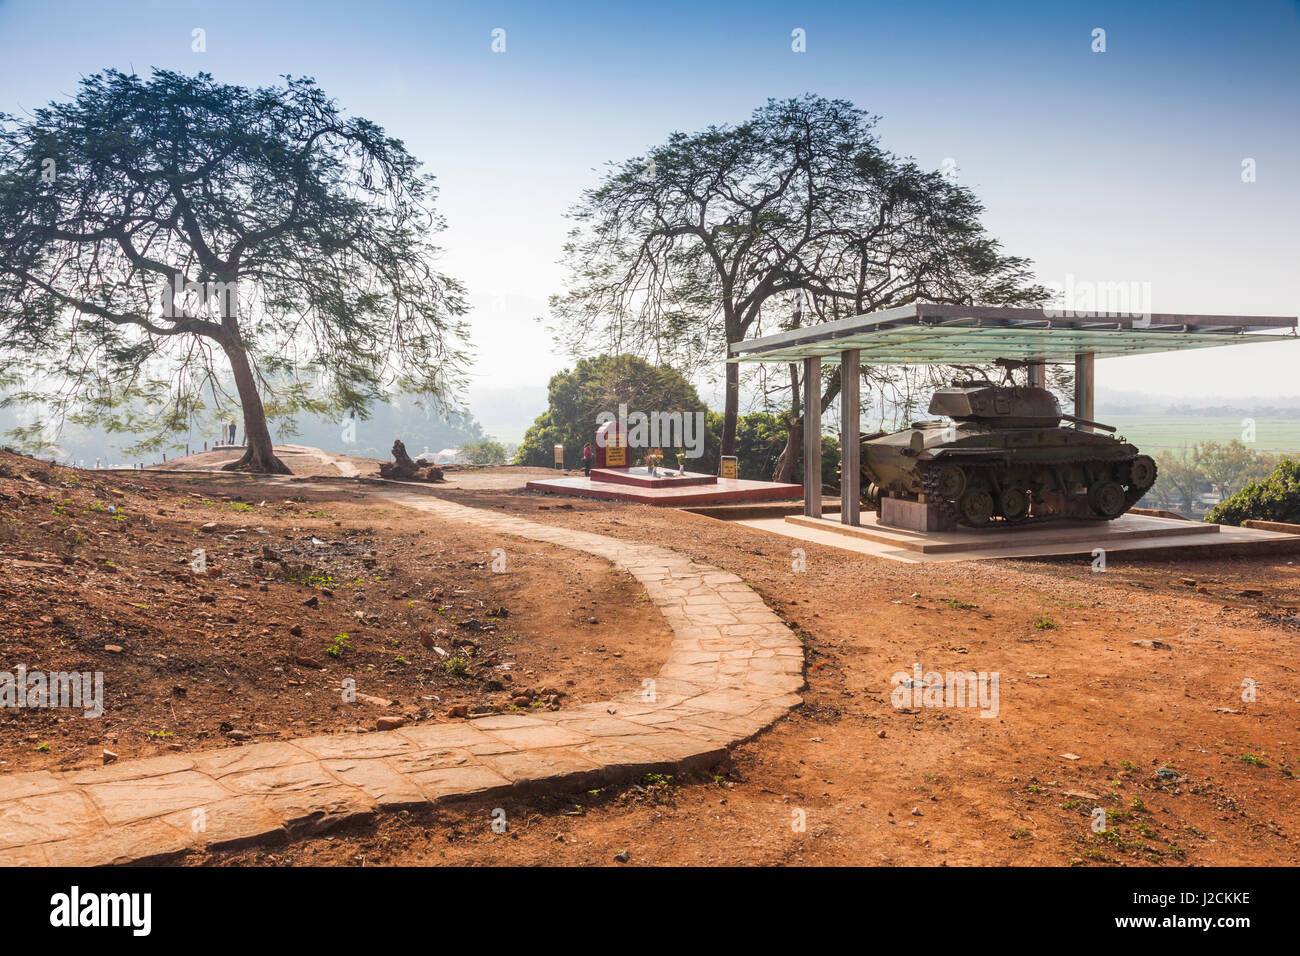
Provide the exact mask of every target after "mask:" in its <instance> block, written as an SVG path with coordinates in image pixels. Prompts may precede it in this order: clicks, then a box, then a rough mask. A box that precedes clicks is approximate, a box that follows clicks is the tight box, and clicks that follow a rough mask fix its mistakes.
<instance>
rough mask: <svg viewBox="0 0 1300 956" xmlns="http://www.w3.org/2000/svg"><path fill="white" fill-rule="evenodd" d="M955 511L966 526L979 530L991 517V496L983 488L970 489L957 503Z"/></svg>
mask: <svg viewBox="0 0 1300 956" xmlns="http://www.w3.org/2000/svg"><path fill="white" fill-rule="evenodd" d="M957 510H958V511H959V512H961V517H962V520H963V521H964V522H965V523H966V524H968V525H970V526H971V527H974V528H981V527H983V526H984V525H986V524H988V523H989V521H990V519H992V517H993V496H992V495H991V494H989V493H988V492H987V491H985V490H984V489H983V488H971V489H970V490H968V491H967V492H966V493H965V494H964V495H962V496H961V501H959V502H957Z"/></svg>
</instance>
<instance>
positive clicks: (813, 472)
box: [803, 356, 822, 518]
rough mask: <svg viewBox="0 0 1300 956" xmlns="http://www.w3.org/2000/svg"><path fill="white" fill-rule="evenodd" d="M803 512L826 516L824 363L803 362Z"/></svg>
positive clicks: (807, 359) (814, 515)
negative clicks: (823, 493) (824, 506)
mask: <svg viewBox="0 0 1300 956" xmlns="http://www.w3.org/2000/svg"><path fill="white" fill-rule="evenodd" d="M803 513H804V514H805V515H807V516H808V517H809V518H820V517H821V516H822V360H821V359H820V358H819V357H817V356H813V357H812V358H806V359H804V360H803Z"/></svg>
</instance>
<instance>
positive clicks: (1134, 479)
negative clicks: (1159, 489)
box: [1128, 455, 1156, 488]
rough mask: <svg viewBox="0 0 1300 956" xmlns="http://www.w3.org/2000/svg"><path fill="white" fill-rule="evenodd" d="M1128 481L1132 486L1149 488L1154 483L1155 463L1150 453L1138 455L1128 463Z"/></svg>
mask: <svg viewBox="0 0 1300 956" xmlns="http://www.w3.org/2000/svg"><path fill="white" fill-rule="evenodd" d="M1128 482H1129V484H1130V485H1132V486H1133V487H1134V488H1150V487H1151V486H1152V485H1154V484H1155V483H1156V463H1155V462H1154V461H1152V460H1151V456H1150V455H1138V456H1137V457H1136V458H1134V459H1133V464H1131V465H1129V479H1128Z"/></svg>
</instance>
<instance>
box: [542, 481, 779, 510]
mask: <svg viewBox="0 0 1300 956" xmlns="http://www.w3.org/2000/svg"><path fill="white" fill-rule="evenodd" d="M525 487H527V488H531V489H532V490H533V491H546V492H550V493H551V494H554V495H573V496H575V497H578V498H600V499H602V500H604V501H628V502H632V503H634V504H642V505H662V506H665V507H668V508H682V507H685V506H687V505H719V504H731V503H739V502H748V501H788V500H790V499H792V498H802V497H803V485H783V484H779V483H777V482H774V481H749V480H747V479H744V478H719V479H718V480H717V484H713V485H693V486H687V487H682V486H680V485H679V486H677V487H668V488H642V487H639V486H637V485H623V484H616V483H614V482H611V481H593V480H592V479H590V478H582V477H577V478H544V479H539V480H537V481H530V482H528V484H527V485H526V486H525Z"/></svg>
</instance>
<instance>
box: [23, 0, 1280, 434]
mask: <svg viewBox="0 0 1300 956" xmlns="http://www.w3.org/2000/svg"><path fill="white" fill-rule="evenodd" d="M195 28H202V29H203V30H204V31H206V46H207V49H206V52H202V53H196V52H193V51H192V49H191V46H192V39H191V37H192V31H193V30H194V29H195ZM497 28H500V29H503V30H505V31H506V33H505V39H506V50H505V52H504V53H493V52H492V49H491V43H492V35H491V34H492V31H493V30H494V29H497ZM796 28H799V29H802V30H804V31H805V33H806V37H807V40H806V45H807V50H806V52H804V53H795V52H793V51H792V49H791V31H792V30H794V29H796ZM1096 28H1101V29H1103V30H1105V43H1106V50H1105V52H1104V53H1095V52H1093V51H1092V46H1093V42H1094V41H1093V31H1094V29H1096ZM1297 53H1300V7H1298V6H1297V3H1295V2H1286V0H1260V2H1237V3H1218V2H1216V3H1206V2H1166V3H1086V4H1085V3H1069V2H1065V3H1061V2H1050V3H1044V2H1041V0H1039V2H1025V3H1018V2H1017V3H987V4H985V3H931V4H926V3H917V2H897V3H872V2H863V0H857V2H852V3H818V2H780V3H774V2H766V0H743V2H733V0H726V2H712V3H708V2H675V0H657V2H652V3H620V2H615V0H605V2H600V3H547V2H530V3H434V2H413V0H412V2H400V0H367V2H357V0H347V2H330V0H313V2H304V3H289V2H279V3H277V2H273V0H261V2H242V0H221V2H212V3H209V2H188V3H187V2H183V0H165V2H156V3H154V2H139V3H129V2H121V3H118V2H103V0H97V2H62V0H45V2H39V0H0V110H4V111H7V112H19V111H21V110H22V109H24V108H31V107H34V106H37V105H40V104H43V103H45V102H48V101H49V100H51V99H54V98H62V97H66V96H68V95H70V94H72V93H73V92H74V90H75V88H76V85H77V81H78V79H79V78H80V77H81V76H83V75H86V74H89V73H92V72H95V71H98V70H100V69H103V68H105V67H110V66H112V67H117V68H119V69H124V70H129V69H135V70H136V71H139V72H141V73H145V72H147V70H148V69H149V68H150V67H153V66H158V67H167V68H171V69H177V70H185V71H198V70H206V71H208V72H211V73H213V74H214V75H215V76H216V78H217V79H219V80H221V81H224V82H233V83H240V84H245V85H258V84H269V83H274V82H276V78H277V76H278V75H279V74H283V73H292V74H295V75H303V74H305V75H311V76H314V77H316V78H317V79H318V80H319V81H320V83H321V85H322V86H323V88H324V89H325V90H326V91H327V92H328V93H329V94H330V95H331V96H333V97H335V98H337V99H338V100H339V102H340V103H341V104H342V105H343V106H344V107H345V108H346V109H347V110H349V111H350V112H352V113H355V114H358V115H362V116H366V117H368V118H370V119H372V120H374V121H376V122H378V123H380V124H381V125H383V126H384V127H386V128H387V129H388V130H389V131H390V132H391V133H392V134H394V135H397V136H399V137H401V138H402V139H404V140H405V141H406V143H407V145H408V146H409V147H410V148H411V150H412V151H413V152H414V153H415V154H416V155H417V156H418V157H420V158H421V159H422V160H423V161H424V162H425V164H426V166H427V168H428V170H429V171H431V172H433V173H434V174H435V175H436V176H437V177H438V179H439V182H440V184H441V188H442V194H441V201H440V206H441V209H442V211H443V212H444V214H445V215H446V216H447V218H448V221H449V224H450V229H449V230H448V231H447V232H446V233H445V234H444V236H443V240H442V242H443V244H444V245H445V246H446V248H447V255H446V259H445V266H446V269H447V270H448V271H450V272H451V273H453V274H455V275H457V276H459V277H461V278H462V279H463V280H464V281H465V282H466V283H467V284H468V285H469V287H470V290H471V293H472V296H473V300H474V303H475V312H474V314H473V316H472V317H471V319H472V323H473V328H474V339H475V345H476V347H477V349H478V352H479V363H478V366H477V369H476V376H477V378H476V384H477V388H479V389H498V388H500V389H507V388H517V387H521V386H544V385H545V383H546V380H547V379H548V378H549V376H550V375H551V374H552V373H553V372H554V371H556V370H557V369H559V368H561V367H564V365H565V357H564V356H562V355H557V354H554V353H553V350H552V346H551V342H550V337H549V335H548V334H547V333H546V331H545V329H544V327H543V326H542V325H541V324H539V323H538V322H537V321H536V320H537V319H538V318H539V317H542V316H544V314H545V302H546V297H547V295H549V294H550V293H552V292H554V291H557V290H558V288H559V281H560V277H561V273H560V270H559V268H558V266H557V264H556V260H557V259H558V257H559V254H560V245H561V242H562V240H563V237H564V234H565V232H566V229H567V225H566V222H565V220H564V219H563V213H564V211H565V209H566V207H567V206H568V205H569V204H570V203H571V202H572V201H573V199H574V198H575V197H576V196H577V195H578V193H579V191H580V190H581V189H582V188H583V187H584V186H586V185H588V184H590V183H592V182H593V181H594V179H595V172H594V170H595V168H596V167H599V166H600V165H602V164H603V163H604V162H605V161H607V160H618V159H622V158H624V157H626V156H629V155H633V154H637V153H640V152H642V151H643V150H644V149H645V148H646V147H647V146H649V145H651V144H653V143H656V142H659V141H661V140H663V139H664V137H665V136H666V135H667V134H668V133H669V132H671V131H672V130H675V129H681V130H693V129H698V128H700V127H702V126H705V125H707V124H709V123H715V122H730V121H738V120H741V119H743V118H744V117H745V116H747V115H748V113H749V112H750V111H751V110H752V109H753V108H755V107H756V106H759V105H761V104H762V103H763V102H764V101H765V100H766V99H767V98H768V97H786V96H792V95H798V94H801V93H804V92H815V93H819V94H821V95H824V96H828V97H844V98H847V99H850V100H852V101H854V102H855V103H857V104H858V105H859V106H861V107H863V108H865V109H868V110H869V111H871V112H874V113H877V114H879V115H880V116H881V122H880V124H879V128H878V132H879V134H880V137H881V141H882V143H883V145H884V146H885V147H886V148H888V149H890V150H892V151H894V152H896V153H899V154H902V155H910V156H914V157H915V158H916V159H917V160H918V161H920V162H921V163H922V164H924V165H926V166H930V167H934V168H940V167H942V166H943V164H944V162H945V160H952V161H953V162H955V164H956V167H957V170H958V177H959V179H960V180H961V181H962V182H964V183H966V184H968V185H970V186H972V187H973V188H974V189H975V190H976V192H977V193H978V195H979V196H980V197H981V198H982V199H983V201H984V202H985V204H986V206H987V213H986V217H985V222H986V224H987V226H988V227H989V229H990V231H991V232H992V233H993V234H994V235H996V236H997V237H999V238H1000V239H1001V240H1002V241H1003V243H1004V245H1005V247H1006V249H1007V250H1008V251H1010V252H1013V253H1016V254H1020V255H1025V256H1028V257H1029V258H1031V259H1032V260H1033V261H1034V262H1035V264H1036V269H1037V272H1038V275H1039V277H1040V279H1042V280H1044V281H1050V282H1056V283H1063V282H1065V281H1066V276H1067V275H1071V276H1073V277H1074V280H1075V281H1076V282H1079V281H1084V282H1087V281H1093V282H1118V281H1137V282H1146V283H1150V289H1151V304H1152V307H1153V309H1154V310H1155V311H1166V312H1226V313H1247V314H1280V315H1294V314H1296V313H1297V311H1300V269H1297V263H1298V262H1300V238H1298V236H1300V128H1298V127H1300V124H1298V120H1300V58H1298V57H1297ZM1247 158H1249V159H1253V160H1254V161H1255V171H1256V179H1255V181H1254V182H1252V183H1244V182H1243V181H1242V162H1243V160H1245V159H1247ZM1298 373H1300V344H1296V345H1295V346H1291V345H1287V346H1285V347H1280V348H1273V347H1268V346H1257V347H1250V348H1242V349H1227V350H1219V351H1211V352H1205V353H1199V354H1197V353H1192V354H1181V355H1172V356H1164V357H1152V358H1133V359H1118V360H1109V361H1105V362H1101V363H1099V365H1098V384H1099V386H1100V387H1102V388H1106V387H1109V388H1117V389H1131V390H1136V391H1146V392H1164V393H1169V394H1173V395H1180V396H1186V397H1189V398H1197V397H1201V396H1205V395H1224V396H1233V395H1296V394H1300V374H1298ZM532 414H535V412H532V413H531V414H529V416H528V417H529V418H531V415H532Z"/></svg>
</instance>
